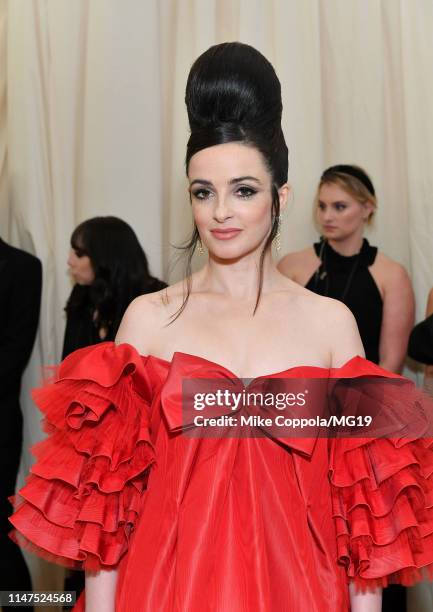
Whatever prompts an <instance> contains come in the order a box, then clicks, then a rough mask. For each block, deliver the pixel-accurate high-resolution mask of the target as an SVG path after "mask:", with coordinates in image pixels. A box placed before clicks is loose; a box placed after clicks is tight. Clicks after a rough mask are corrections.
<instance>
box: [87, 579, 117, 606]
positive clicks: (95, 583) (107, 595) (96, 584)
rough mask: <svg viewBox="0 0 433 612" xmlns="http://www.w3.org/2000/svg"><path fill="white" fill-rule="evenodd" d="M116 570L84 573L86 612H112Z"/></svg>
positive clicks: (114, 597)
mask: <svg viewBox="0 0 433 612" xmlns="http://www.w3.org/2000/svg"><path fill="white" fill-rule="evenodd" d="M117 573H118V570H117V569H114V570H101V571H99V572H86V612H114V610H115V602H116V584H117Z"/></svg>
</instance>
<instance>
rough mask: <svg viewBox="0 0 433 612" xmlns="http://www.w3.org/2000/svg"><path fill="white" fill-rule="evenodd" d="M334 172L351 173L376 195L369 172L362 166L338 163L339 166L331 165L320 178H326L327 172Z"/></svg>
mask: <svg viewBox="0 0 433 612" xmlns="http://www.w3.org/2000/svg"><path fill="white" fill-rule="evenodd" d="M334 173H341V174H349V176H353V177H354V178H356V179H358V181H360V182H361V183H362V184H363V185H364V187H365V188H366V189H367V190H368V191H369V192H370V193H371V194H372V195H373V196H375V195H376V193H375V191H374V187H373V183H372V182H371V181H370V179H369V178H368V176H367V174H366V173H365V172H364V171H363V170H361V169H360V168H355V166H350V165H349V164H338V165H337V166H331V167H330V168H327V169H326V170H325V172H324V173H323V174H322V176H321V179H320V180H322V181H323V180H324V179H326V175H327V174H334Z"/></svg>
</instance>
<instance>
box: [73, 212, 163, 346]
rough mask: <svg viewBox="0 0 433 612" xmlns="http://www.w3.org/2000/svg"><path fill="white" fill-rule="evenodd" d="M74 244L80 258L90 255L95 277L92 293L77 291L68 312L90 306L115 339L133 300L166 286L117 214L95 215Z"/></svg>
mask: <svg viewBox="0 0 433 612" xmlns="http://www.w3.org/2000/svg"><path fill="white" fill-rule="evenodd" d="M71 247H72V248H73V249H74V251H75V252H76V254H77V255H78V256H79V257H82V256H83V255H87V256H88V257H89V258H90V262H91V265H92V268H93V272H94V275H95V279H94V281H93V283H92V284H91V285H90V287H89V291H88V292H83V291H73V292H72V294H71V296H70V299H69V300H68V302H67V304H66V308H65V310H66V312H67V313H68V314H70V313H72V312H76V311H77V310H80V309H82V308H87V307H89V304H88V302H89V301H90V307H91V309H92V312H97V320H96V324H97V326H98V328H99V329H101V328H105V329H107V332H108V335H107V337H106V339H107V340H112V339H114V336H115V335H116V333H117V329H118V327H119V325H120V321H121V319H122V317H123V314H124V312H125V310H126V308H127V307H128V305H129V303H130V302H131V301H132V300H133V299H134V298H135V297H137V296H139V295H142V294H143V293H152V292H153V291H159V290H160V289H163V288H164V287H166V286H167V285H166V283H164V282H163V281H160V280H159V279H157V278H154V277H153V276H152V275H151V274H150V272H149V265H148V262H147V257H146V255H145V253H144V251H143V249H142V247H141V245H140V243H139V241H138V239H137V236H136V235H135V233H134V230H133V229H132V228H131V227H130V226H129V225H128V224H127V223H126V222H125V221H122V219H118V218H117V217H94V218H92V219H88V220H87V221H84V222H83V223H80V225H78V227H76V228H75V230H74V231H73V233H72V236H71Z"/></svg>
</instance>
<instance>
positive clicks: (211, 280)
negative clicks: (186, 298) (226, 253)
mask: <svg viewBox="0 0 433 612" xmlns="http://www.w3.org/2000/svg"><path fill="white" fill-rule="evenodd" d="M259 270H260V251H256V252H254V253H250V254H249V255H246V256H244V257H242V258H240V259H236V260H221V259H218V258H215V257H213V256H212V255H210V257H209V261H208V262H207V264H206V265H205V266H204V268H202V270H201V271H200V272H199V278H197V280H198V281H199V285H201V288H202V290H205V291H209V292H212V293H213V292H215V293H223V294H224V295H226V296H227V297H230V298H233V299H236V300H239V301H251V302H252V303H255V301H256V298H257V291H258V287H259V285H258V281H259ZM278 276H279V273H278V271H277V268H276V266H275V263H274V261H273V258H272V253H271V250H270V249H269V250H268V251H267V252H266V254H265V257H264V260H263V283H262V294H263V293H266V292H267V291H269V290H270V289H271V287H272V286H273V284H274V281H275V280H276V278H277V277H278Z"/></svg>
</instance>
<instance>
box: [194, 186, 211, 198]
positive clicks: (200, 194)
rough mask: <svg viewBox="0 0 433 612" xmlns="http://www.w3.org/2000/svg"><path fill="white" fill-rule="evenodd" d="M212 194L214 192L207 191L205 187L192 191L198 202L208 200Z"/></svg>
mask: <svg viewBox="0 0 433 612" xmlns="http://www.w3.org/2000/svg"><path fill="white" fill-rule="evenodd" d="M211 193H212V192H211V191H210V190H209V189H205V188H204V187H200V189H192V190H191V195H192V196H193V197H194V198H196V199H197V200H207V199H208V198H209V196H210V195H211Z"/></svg>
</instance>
